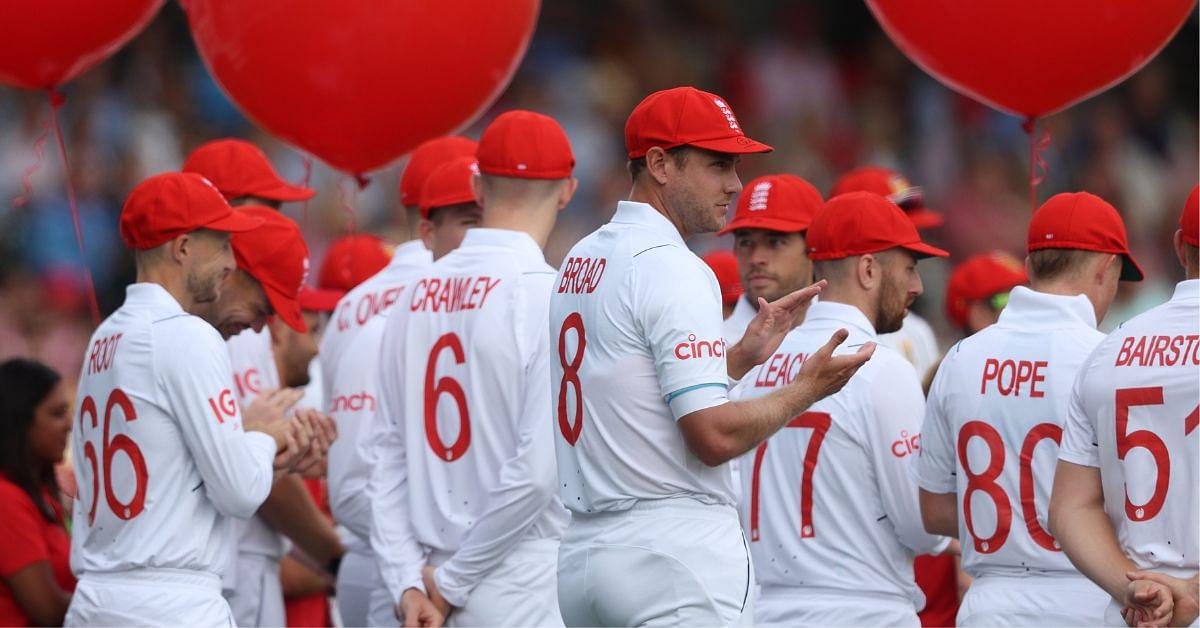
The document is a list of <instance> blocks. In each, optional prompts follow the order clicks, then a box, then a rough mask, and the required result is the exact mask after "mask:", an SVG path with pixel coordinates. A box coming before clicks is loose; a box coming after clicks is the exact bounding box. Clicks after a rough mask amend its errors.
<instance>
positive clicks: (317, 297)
mask: <svg viewBox="0 0 1200 628" xmlns="http://www.w3.org/2000/svg"><path fill="white" fill-rule="evenodd" d="M344 296H346V293H345V292H344V291H342V290H325V289H322V288H313V287H310V286H303V287H301V288H300V294H299V296H298V297H297V298H296V301H297V302H299V303H300V309H301V310H307V311H309V312H332V311H333V310H334V309H336V308H337V303H338V301H340V300H341V298H342V297H344Z"/></svg>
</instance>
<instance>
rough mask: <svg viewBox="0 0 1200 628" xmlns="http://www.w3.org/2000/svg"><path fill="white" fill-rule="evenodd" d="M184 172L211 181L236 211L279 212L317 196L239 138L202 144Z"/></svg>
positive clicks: (189, 158)
mask: <svg viewBox="0 0 1200 628" xmlns="http://www.w3.org/2000/svg"><path fill="white" fill-rule="evenodd" d="M182 171H183V172H194V173H196V174H199V175H201V176H203V177H205V178H207V179H208V180H209V181H211V182H212V184H213V185H215V186H217V189H218V190H220V191H221V195H222V196H224V197H225V200H227V201H229V204H230V205H232V206H234V207H238V206H241V205H265V206H267V207H270V208H272V209H279V208H281V207H282V206H283V204H284V203H292V202H298V201H307V200H309V199H311V198H312V197H314V196H316V195H317V191H316V190H314V189H312V188H308V187H305V186H303V185H295V184H293V183H288V182H287V181H285V180H284V179H283V177H281V176H279V173H278V172H276V171H275V167H274V166H272V165H271V162H270V161H269V160H268V159H267V156H266V155H265V154H263V152H262V149H260V148H259V147H257V146H255V145H254V144H251V143H250V142H247V141H245V140H240V139H236V138H222V139H218V140H212V141H210V142H205V143H204V144H201V145H200V146H198V147H197V148H196V149H195V150H193V151H192V152H191V154H190V155H188V158H187V159H186V160H184V162H183V168H182Z"/></svg>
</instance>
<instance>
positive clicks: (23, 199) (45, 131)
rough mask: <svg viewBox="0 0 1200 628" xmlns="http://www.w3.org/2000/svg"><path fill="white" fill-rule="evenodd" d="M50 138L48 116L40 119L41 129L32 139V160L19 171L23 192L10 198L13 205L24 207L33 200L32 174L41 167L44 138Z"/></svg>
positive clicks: (44, 145)
mask: <svg viewBox="0 0 1200 628" xmlns="http://www.w3.org/2000/svg"><path fill="white" fill-rule="evenodd" d="M49 138H50V118H46V119H44V120H42V130H41V131H39V132H38V135H37V138H36V139H34V140H33V154H34V162H33V164H32V165H30V166H29V167H28V168H25V171H24V172H22V173H21V188H22V189H23V190H24V192H22V193H21V195H20V196H17V197H14V198H13V200H12V206H13V207H24V206H26V205H28V204H29V201H31V200H33V175H35V174H37V173H38V171H40V170H41V169H42V163H43V162H44V161H45V158H46V140H47V139H49Z"/></svg>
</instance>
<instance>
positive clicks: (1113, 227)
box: [1027, 192, 1145, 281]
mask: <svg viewBox="0 0 1200 628" xmlns="http://www.w3.org/2000/svg"><path fill="white" fill-rule="evenodd" d="M1027 242H1028V250H1029V252H1030V253H1032V252H1034V251H1040V250H1042V249H1079V250H1083V251H1095V252H1097V253H1112V254H1115V255H1120V256H1121V281H1141V280H1142V278H1143V277H1144V276H1145V275H1144V274H1143V273H1142V267H1141V266H1139V265H1138V263H1137V260H1135V259H1133V254H1132V253H1130V252H1129V240H1128V239H1127V238H1126V236H1125V222H1124V221H1122V220H1121V215H1120V214H1118V213H1117V210H1116V209H1115V208H1114V207H1113V206H1112V205H1109V204H1108V203H1107V202H1106V201H1105V200H1104V199H1102V198H1100V197H1099V196H1096V195H1095V194H1089V193H1087V192H1069V193H1063V194H1055V195H1054V196H1051V197H1050V199H1049V200H1047V201H1046V202H1045V203H1042V206H1041V207H1039V208H1038V210H1037V211H1036V212H1033V219H1032V220H1030V221H1029V237H1028V239H1027Z"/></svg>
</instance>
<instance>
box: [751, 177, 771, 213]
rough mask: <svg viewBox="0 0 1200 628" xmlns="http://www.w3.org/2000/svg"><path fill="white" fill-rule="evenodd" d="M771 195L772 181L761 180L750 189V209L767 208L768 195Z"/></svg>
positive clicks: (754, 210)
mask: <svg viewBox="0 0 1200 628" xmlns="http://www.w3.org/2000/svg"><path fill="white" fill-rule="evenodd" d="M770 195H771V182H770V181H760V182H759V183H758V185H755V186H754V188H753V189H752V190H750V211H752V212H760V211H763V210H764V209H766V208H767V197H769V196H770Z"/></svg>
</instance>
